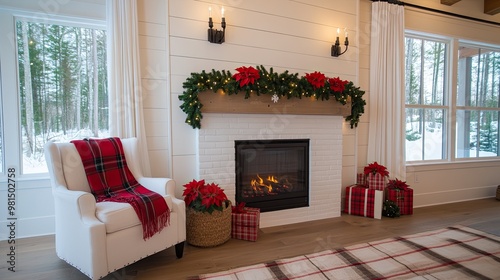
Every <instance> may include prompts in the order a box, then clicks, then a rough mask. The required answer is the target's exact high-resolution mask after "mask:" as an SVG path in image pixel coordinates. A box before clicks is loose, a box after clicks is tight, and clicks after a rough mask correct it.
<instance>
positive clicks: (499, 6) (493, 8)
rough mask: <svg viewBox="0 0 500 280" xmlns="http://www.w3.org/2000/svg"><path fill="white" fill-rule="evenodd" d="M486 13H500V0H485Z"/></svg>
mask: <svg viewBox="0 0 500 280" xmlns="http://www.w3.org/2000/svg"><path fill="white" fill-rule="evenodd" d="M484 13H485V14H488V15H496V14H498V13H500V0H484Z"/></svg>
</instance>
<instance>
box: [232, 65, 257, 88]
mask: <svg viewBox="0 0 500 280" xmlns="http://www.w3.org/2000/svg"><path fill="white" fill-rule="evenodd" d="M236 71H238V73H236V74H234V75H233V78H234V79H235V80H236V81H237V82H240V87H244V86H245V85H249V84H253V83H255V81H256V80H258V79H259V78H260V73H259V70H257V69H255V68H253V67H252V66H250V67H245V66H242V67H239V68H236Z"/></svg>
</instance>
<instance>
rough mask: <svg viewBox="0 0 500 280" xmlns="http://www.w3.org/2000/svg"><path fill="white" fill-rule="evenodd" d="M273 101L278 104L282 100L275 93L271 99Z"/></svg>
mask: <svg viewBox="0 0 500 280" xmlns="http://www.w3.org/2000/svg"><path fill="white" fill-rule="evenodd" d="M271 100H272V101H273V102H274V103H278V100H280V98H279V96H278V95H277V94H276V93H275V94H273V96H272V97H271Z"/></svg>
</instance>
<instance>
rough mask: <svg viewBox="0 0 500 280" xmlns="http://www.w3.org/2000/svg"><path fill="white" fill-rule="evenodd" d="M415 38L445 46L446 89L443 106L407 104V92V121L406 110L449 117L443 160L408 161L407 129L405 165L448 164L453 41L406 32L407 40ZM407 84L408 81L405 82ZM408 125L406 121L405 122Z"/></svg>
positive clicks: (445, 131)
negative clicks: (429, 111)
mask: <svg viewBox="0 0 500 280" xmlns="http://www.w3.org/2000/svg"><path fill="white" fill-rule="evenodd" d="M408 37H410V38H414V39H420V40H427V41H435V42H440V43H444V44H445V63H444V72H445V73H444V74H443V77H444V79H445V81H443V83H444V88H443V90H444V91H445V92H444V93H443V105H427V104H406V92H405V93H404V94H405V120H406V109H408V108H412V109H423V110H426V109H432V110H446V112H447V116H446V117H445V118H446V119H445V123H444V125H445V126H446V128H443V130H442V131H443V134H444V135H443V147H442V153H444V156H443V158H441V159H427V160H426V159H424V160H411V161H409V160H406V129H405V132H404V133H405V137H403V139H404V140H403V141H405V143H403V144H404V146H405V163H406V164H407V165H410V164H419V163H423V164H429V163H444V162H448V161H449V160H448V158H450V152H451V151H450V149H449V145H448V144H447V143H448V141H449V139H450V135H451V134H450V124H449V119H450V116H451V113H450V112H451V110H452V108H451V102H452V94H451V88H450V84H451V82H450V81H449V79H450V72H452V71H451V69H450V63H451V61H452V57H451V54H452V49H453V47H452V39H451V38H449V37H446V36H439V35H434V34H427V33H422V32H417V31H412V30H408V29H407V30H405V40H406V38H408ZM405 83H406V81H405ZM405 123H406V121H405Z"/></svg>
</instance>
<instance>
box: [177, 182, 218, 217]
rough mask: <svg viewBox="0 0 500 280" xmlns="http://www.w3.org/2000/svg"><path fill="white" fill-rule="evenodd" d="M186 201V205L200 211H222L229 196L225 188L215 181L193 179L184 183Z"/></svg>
mask: <svg viewBox="0 0 500 280" xmlns="http://www.w3.org/2000/svg"><path fill="white" fill-rule="evenodd" d="M184 188H185V189H184V192H183V193H182V195H183V196H184V201H185V202H186V206H187V207H189V208H192V209H194V210H196V211H200V212H209V213H212V212H213V211H214V210H219V211H222V210H223V209H224V207H225V206H224V202H225V201H227V200H228V199H227V196H226V194H225V193H224V190H223V189H221V188H220V187H219V185H217V184H215V183H210V184H206V183H205V180H200V181H196V180H193V181H191V182H189V183H188V184H185V185H184Z"/></svg>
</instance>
